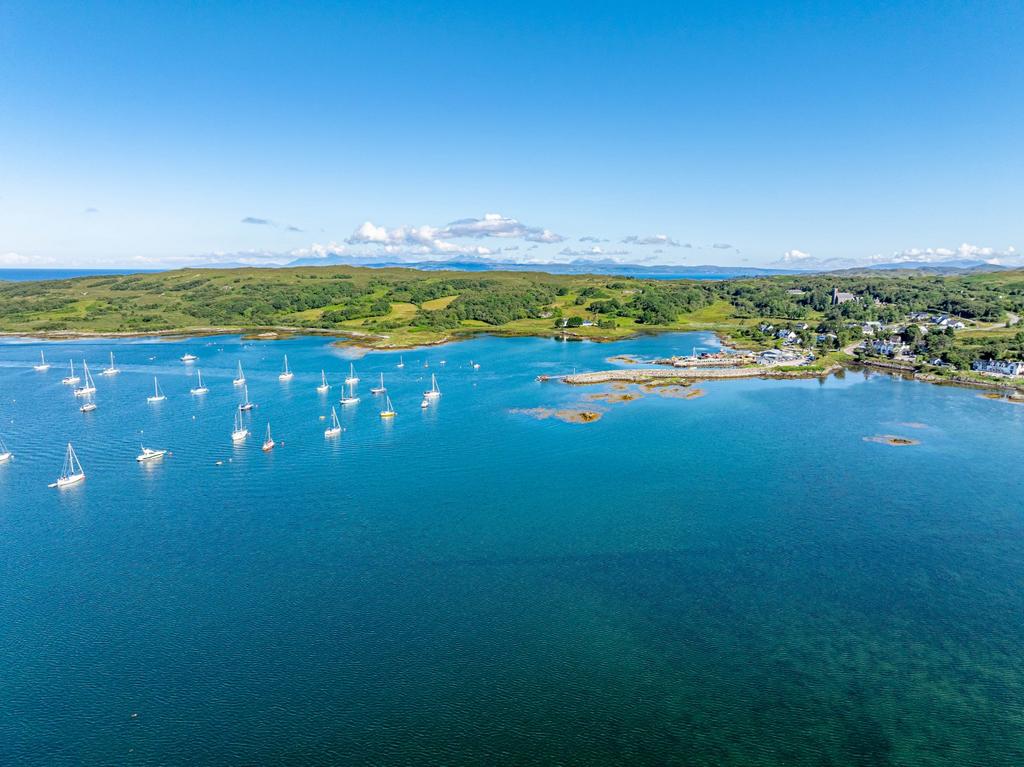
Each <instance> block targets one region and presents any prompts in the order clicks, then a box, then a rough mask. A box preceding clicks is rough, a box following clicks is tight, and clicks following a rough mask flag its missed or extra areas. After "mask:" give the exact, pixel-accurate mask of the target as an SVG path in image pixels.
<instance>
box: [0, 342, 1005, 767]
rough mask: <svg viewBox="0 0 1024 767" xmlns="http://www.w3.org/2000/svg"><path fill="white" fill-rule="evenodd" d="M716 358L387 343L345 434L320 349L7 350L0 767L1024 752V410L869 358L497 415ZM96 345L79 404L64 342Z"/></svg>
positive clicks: (0, 545)
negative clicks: (240, 406) (622, 359)
mask: <svg viewBox="0 0 1024 767" xmlns="http://www.w3.org/2000/svg"><path fill="white" fill-rule="evenodd" d="M694 345H703V346H707V345H709V339H708V338H707V337H704V336H695V335H676V336H662V337H647V338H639V339H635V340H631V341H628V342H623V343H619V344H613V345H601V344H591V343H560V342H556V341H552V340H549V339H498V338H482V339H479V340H475V341H470V342H465V343H460V344H453V345H448V346H444V347H439V348H434V349H429V350H425V351H424V350H418V351H411V352H403V356H404V359H405V362H406V367H405V368H404V369H403V370H399V369H397V368H396V367H395V363H396V362H397V360H398V354H397V353H395V354H390V353H370V354H367V355H365V356H362V357H358V358H354V361H355V364H356V366H357V371H358V372H359V374H360V376H361V378H362V383H361V384H360V388H361V394H362V397H363V399H362V402H361V403H360V404H359V405H358V406H355V407H354V408H348V409H345V410H343V409H342V408H341V407H340V406H339V407H338V410H339V413H340V414H341V417H342V421H343V423H344V425H345V427H346V431H345V433H344V434H343V436H342V437H341V438H340V439H339V440H337V441H336V442H330V441H328V440H325V439H324V437H323V433H322V432H323V428H324V422H323V421H321V420H319V419H320V416H323V415H326V414H328V413H329V412H330V404H331V403H334V402H336V400H337V398H338V396H339V395H340V383H341V378H342V377H343V373H344V371H345V370H347V368H348V363H349V360H350V357H348V356H346V355H347V354H351V352H345V351H343V350H341V349H338V348H336V347H331V346H330V345H329V343H328V341H327V340H325V339H308V338H307V339H297V340H290V341H278V342H243V341H241V340H240V339H238V338H233V337H232V338H227V337H223V338H214V339H194V340H189V341H185V342H168V341H155V340H129V341H117V342H111V341H89V342H74V343H45V344H44V343H38V342H17V341H8V342H6V343H4V344H3V345H0V434H2V436H3V437H4V438H5V440H6V442H7V444H8V446H9V448H10V449H11V450H13V451H14V453H15V458H14V460H13V462H11V463H9V464H7V465H0V763H3V764H22V763H23V764H40V765H57V764H128V765H157V764H200V763H202V764H238V765H243V764H374V765H380V764H457V763H459V764H463V763H464V764H487V765H492V764H509V765H523V764H555V763H562V764H610V765H611V764H624V763H634V764H668V763H672V764H693V765H889V764H892V765H963V764H979V765H1019V764H1021V763H1024V499H1022V494H1021V487H1022V485H1021V481H1020V477H1021V471H1020V466H1021V463H1020V456H1021V454H1022V448H1024V406H1018V405H1013V404H1009V403H1006V402H996V401H992V400H988V399H984V398H982V397H979V396H978V394H977V393H976V392H974V391H969V390H964V389H953V388H940V387H936V386H930V385H926V384H921V383H915V382H908V381H901V380H898V379H895V378H891V377H888V376H882V375H871V376H866V375H864V374H861V373H852V372H847V373H846V374H845V375H844V376H843V377H833V378H830V379H828V380H826V381H821V382H819V381H786V382H782V381H757V380H746V381H731V382H715V383H710V384H704V385H702V386H701V388H702V389H703V390H704V391H705V392H706V396H704V397H701V398H697V399H690V400H683V399H675V398H669V397H662V396H658V395H657V394H653V393H648V394H645V396H643V397H642V398H641V399H639V400H636V401H633V402H629V403H621V404H614V405H606V404H602V403H594V402H588V403H586V406H587V407H591V408H594V407H596V406H599V407H600V408H601V409H604V411H605V412H604V415H603V418H602V419H601V420H600V421H597V422H595V423H591V424H586V425H579V424H568V423H563V422H561V421H558V420H556V419H546V420H538V419H536V418H532V417H530V416H528V415H524V414H517V413H510V412H509V410H510V409H514V408H535V407H544V408H559V407H574V406H578V405H579V403H581V402H582V401H583V400H582V397H583V396H584V395H585V394H588V393H592V392H593V391H594V390H592V389H589V388H588V389H579V388H573V387H568V386H565V385H563V384H559V383H544V384H542V383H537V382H536V381H535V380H534V378H535V376H536V375H537V374H538V373H552V374H557V373H564V372H571V371H572V370H573V369H574V368H577V369H579V370H587V369H600V368H604V367H607V366H608V365H609V363H607V362H606V361H605V359H606V358H607V357H608V356H610V355H613V354H622V353H631V354H636V355H639V356H648V355H662V354H669V353H682V352H689V351H690V349H691V347H692V346H694ZM40 348H44V349H45V350H46V354H47V357H48V359H50V361H51V362H53V363H54V367H53V368H52V369H51V370H50V371H49V372H48V373H37V372H35V371H33V370H32V369H31V364H32V362H34V361H35V359H36V358H37V357H38V354H39V349H40ZM110 349H112V350H113V351H114V352H115V353H116V355H117V359H118V364H119V366H120V367H121V368H122V369H123V370H124V372H123V373H122V374H121V375H120V376H118V377H117V378H114V379H105V378H100V377H97V386H98V387H99V392H98V396H97V403H98V405H99V410H97V411H96V412H95V413H92V414H90V415H83V414H82V413H80V412H79V411H78V409H77V404H76V402H75V401H74V397H73V396H72V394H71V392H70V391H69V390H68V388H67V387H64V386H62V385H61V384H60V378H61V377H62V376H63V375H64V372H63V365H66V360H67V358H68V357H72V356H73V357H74V358H75V360H76V363H77V362H78V361H79V360H81V358H82V357H83V355H84V356H85V357H86V358H87V359H89V361H90V365H91V367H93V369H94V370H95V371H98V370H99V369H100V368H101V367H102V366H103V365H104V364H105V358H106V353H107V351H108V350H110ZM186 351H189V352H193V353H195V354H198V355H199V356H200V360H199V361H198V363H197V364H196V366H195V367H198V368H201V369H202V371H203V377H204V379H206V381H207V383H208V385H209V386H210V389H211V392H210V394H209V395H208V396H207V397H206V398H204V399H201V400H200V399H195V398H192V397H190V396H189V394H188V389H189V387H190V385H192V379H191V378H190V370H189V368H188V367H186V366H185V365H183V364H182V363H180V362H179V361H178V357H180V356H181V355H182V354H183V353H185V352H186ZM284 353H287V354H288V358H289V361H290V363H291V367H292V368H293V369H294V370H295V371H296V376H295V379H294V380H292V381H291V382H290V383H288V384H282V383H280V382H279V381H278V380H277V373H278V372H279V370H280V365H281V355H282V354H284ZM151 358H153V359H151ZM238 359H241V360H242V362H243V364H244V366H245V370H246V373H247V375H248V377H249V381H250V396H251V398H252V399H253V400H254V401H256V402H257V403H258V404H259V407H258V408H257V409H256V410H255V411H253V413H252V415H251V423H252V430H253V437H252V438H250V440H249V441H248V442H247V444H245V445H244V446H241V447H234V446H232V444H231V441H230V436H229V433H230V430H231V422H232V413H233V408H234V406H235V404H236V403H237V401H238V392H237V390H235V389H234V388H233V387H232V386H231V378H232V377H233V371H234V366H235V364H236V361H237V360H238ZM442 359H444V360H446V361H447V364H446V365H445V366H443V367H442V366H441V365H440V361H441V360H442ZM62 360H63V363H62ZM424 360H426V361H428V362H429V364H430V367H429V368H424V367H423V363H424ZM471 360H472V361H475V362H478V363H479V364H480V368H479V369H473V368H472V367H471V366H470V361H471ZM321 368H326V369H327V371H328V374H329V376H330V378H331V380H332V383H333V384H334V388H332V390H331V392H330V395H329V396H328V397H321V396H319V395H317V394H316V392H315V390H314V389H315V386H316V383H317V382H318V379H319V373H320V369H321ZM381 371H383V372H384V373H385V376H386V383H387V385H388V387H389V390H390V392H391V395H392V398H393V401H394V404H395V407H396V409H397V410H398V417H397V418H396V419H395V421H394V423H392V424H386V423H382V422H381V420H380V418H379V417H378V415H377V411H378V410H379V409H380V408H379V404H378V403H377V402H376V401H375V398H373V397H372V396H371V395H370V394H369V392H368V389H369V386H370V385H372V383H373V382H374V381H375V379H376V376H377V374H378V373H379V372H381ZM431 372H434V373H437V375H438V381H439V384H440V387H441V389H442V390H443V392H444V394H443V396H442V398H441V400H440V402H439V403H438V404H437V405H436V406H434V407H431V408H429V409H427V410H426V411H422V410H421V409H420V407H419V403H420V394H421V392H422V391H423V390H424V389H425V388H427V386H428V385H429V374H430V373H431ZM154 373H155V374H157V375H158V376H159V377H160V381H161V385H162V387H163V388H164V390H165V392H166V394H167V397H168V398H167V400H166V401H165V402H163V403H162V404H160V405H148V404H147V403H146V401H145V397H146V395H147V394H148V393H149V388H150V386H151V377H152V375H153V374H154ZM598 391H600V390H598ZM268 418H269V420H270V422H271V423H272V424H273V427H274V434H275V437H276V439H278V440H279V441H281V442H283V444H282V445H280V446H279V447H278V448H277V449H275V450H274V451H273V452H271V453H269V454H264V453H262V452H261V451H260V449H259V442H260V438H261V435H262V430H263V426H264V424H265V423H266V421H267V419H268ZM140 432H141V434H140ZM877 434H897V435H901V436H907V437H910V438H913V439H916V440H919V441H920V444H919V445H915V446H911V447H890V446H887V445H884V444H878V443H873V442H866V441H864V437H865V436H871V435H877ZM69 439H70V440H71V441H73V442H74V444H75V447H76V449H77V450H78V454H79V456H80V457H81V460H82V463H83V464H84V466H85V470H86V472H87V475H88V479H87V480H86V482H85V483H84V484H82V485H79V486H77V487H74V488H70V489H67V490H64V491H57V490H51V489H48V488H47V487H46V485H47V483H48V482H52V481H53V480H54V479H55V478H56V476H57V474H58V472H59V470H60V467H61V462H62V455H63V446H64V443H65V442H66V441H67V440H69ZM140 441H144V442H145V444H146V445H148V446H152V447H163V448H168V449H170V450H172V451H173V455H171V456H169V457H168V458H167V459H166V460H164V461H163V462H161V463H159V464H156V465H149V466H140V465H137V464H136V463H135V461H134V456H135V454H136V453H137V452H138V447H139V444H140ZM218 461H221V462H222V463H221V465H218V464H217V462H218Z"/></svg>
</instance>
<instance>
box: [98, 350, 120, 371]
mask: <svg viewBox="0 0 1024 767" xmlns="http://www.w3.org/2000/svg"><path fill="white" fill-rule="evenodd" d="M120 372H121V371H120V370H119V369H118V367H117V365H115V364H114V353H113V352H111V353H110V364H109V365H108V366H107V367H105V368H103V370H101V371H100V375H101V376H116V375H117V374H118V373H120Z"/></svg>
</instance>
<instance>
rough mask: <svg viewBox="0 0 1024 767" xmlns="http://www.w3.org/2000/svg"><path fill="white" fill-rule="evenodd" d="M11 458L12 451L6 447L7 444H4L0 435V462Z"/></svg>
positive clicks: (5, 461)
mask: <svg viewBox="0 0 1024 767" xmlns="http://www.w3.org/2000/svg"><path fill="white" fill-rule="evenodd" d="M12 458H14V453H12V452H11V451H10V450H8V449H7V445H5V444H4V438H3V437H0V463H7V461H9V460H11V459H12Z"/></svg>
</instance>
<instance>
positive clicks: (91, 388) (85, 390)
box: [75, 360, 96, 397]
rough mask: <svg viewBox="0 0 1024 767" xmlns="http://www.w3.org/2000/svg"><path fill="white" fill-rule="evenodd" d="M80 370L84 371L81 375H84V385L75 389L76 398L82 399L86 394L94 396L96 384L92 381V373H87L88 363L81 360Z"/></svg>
mask: <svg viewBox="0 0 1024 767" xmlns="http://www.w3.org/2000/svg"><path fill="white" fill-rule="evenodd" d="M82 370H83V371H84V373H83V375H85V383H84V384H83V385H82V386H81V387H79V388H77V389H75V396H76V397H84V396H86V395H87V394H95V392H96V382H95V381H94V380H92V373H90V372H89V363H88V362H86V361H85V360H82Z"/></svg>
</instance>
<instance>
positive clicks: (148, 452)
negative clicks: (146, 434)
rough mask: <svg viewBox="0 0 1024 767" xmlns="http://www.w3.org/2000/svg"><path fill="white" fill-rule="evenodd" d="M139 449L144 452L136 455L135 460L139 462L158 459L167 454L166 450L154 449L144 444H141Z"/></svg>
mask: <svg viewBox="0 0 1024 767" xmlns="http://www.w3.org/2000/svg"><path fill="white" fill-rule="evenodd" d="M139 449H140V450H141V451H142V452H141V453H139V454H138V455H137V456H135V460H136V461H138V462H139V463H145V462H146V461H156V460H157V459H159V458H163V457H164V456H165V455H167V451H166V450H153V449H152V448H149V447H145V446H144V445H139Z"/></svg>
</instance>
